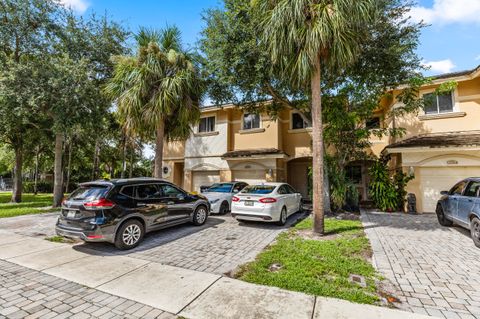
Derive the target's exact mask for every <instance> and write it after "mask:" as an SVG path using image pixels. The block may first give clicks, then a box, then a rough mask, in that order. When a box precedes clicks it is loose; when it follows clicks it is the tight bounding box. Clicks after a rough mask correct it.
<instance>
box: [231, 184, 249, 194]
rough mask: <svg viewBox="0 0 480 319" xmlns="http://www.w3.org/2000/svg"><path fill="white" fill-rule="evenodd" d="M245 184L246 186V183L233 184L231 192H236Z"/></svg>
mask: <svg viewBox="0 0 480 319" xmlns="http://www.w3.org/2000/svg"><path fill="white" fill-rule="evenodd" d="M245 186H247V184H245V183H238V184H235V187H234V188H233V192H234V193H238V192H240V191H241V190H242V189H244V188H245Z"/></svg>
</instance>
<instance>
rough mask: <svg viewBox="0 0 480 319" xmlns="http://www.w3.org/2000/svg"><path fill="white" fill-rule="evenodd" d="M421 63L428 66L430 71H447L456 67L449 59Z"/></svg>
mask: <svg viewBox="0 0 480 319" xmlns="http://www.w3.org/2000/svg"><path fill="white" fill-rule="evenodd" d="M422 64H423V66H425V67H428V68H429V69H430V70H431V71H434V72H438V73H449V72H452V70H453V69H454V68H455V67H456V65H455V64H453V62H452V60H450V59H446V60H440V61H430V62H427V61H424V62H423V63H422Z"/></svg>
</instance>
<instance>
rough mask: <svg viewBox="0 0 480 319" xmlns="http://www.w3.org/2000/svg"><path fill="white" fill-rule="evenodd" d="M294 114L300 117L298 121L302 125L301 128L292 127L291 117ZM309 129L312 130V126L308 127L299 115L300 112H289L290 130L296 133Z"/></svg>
mask: <svg viewBox="0 0 480 319" xmlns="http://www.w3.org/2000/svg"><path fill="white" fill-rule="evenodd" d="M294 114H298V116H300V119H301V120H302V123H303V126H302V127H301V128H298V127H294V126H293V116H294ZM310 128H312V126H311V125H310V126H309V125H308V123H307V122H306V121H305V120H304V119H303V118H302V116H301V115H300V112H298V111H291V112H290V130H292V131H297V130H306V129H310Z"/></svg>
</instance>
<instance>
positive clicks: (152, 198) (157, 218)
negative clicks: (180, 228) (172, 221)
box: [135, 184, 168, 227]
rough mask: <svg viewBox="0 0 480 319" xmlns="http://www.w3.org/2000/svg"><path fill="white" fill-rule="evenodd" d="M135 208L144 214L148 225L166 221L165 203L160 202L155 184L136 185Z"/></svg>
mask: <svg viewBox="0 0 480 319" xmlns="http://www.w3.org/2000/svg"><path fill="white" fill-rule="evenodd" d="M135 201H136V209H137V211H138V212H140V213H141V214H143V215H144V216H145V219H146V220H147V223H148V225H149V226H153V227H155V226H157V225H159V224H162V223H164V222H165V221H167V217H168V210H167V205H165V203H163V202H162V196H161V192H160V190H159V188H158V187H157V185H155V184H145V185H138V186H136V196H135Z"/></svg>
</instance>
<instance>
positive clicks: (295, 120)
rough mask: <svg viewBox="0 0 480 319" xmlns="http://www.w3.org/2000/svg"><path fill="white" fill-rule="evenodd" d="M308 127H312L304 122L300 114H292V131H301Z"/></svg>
mask: <svg viewBox="0 0 480 319" xmlns="http://www.w3.org/2000/svg"><path fill="white" fill-rule="evenodd" d="M307 127H310V125H308V123H307V122H305V121H304V120H303V118H302V116H301V115H300V114H298V113H292V130H299V129H302V128H307Z"/></svg>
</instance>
